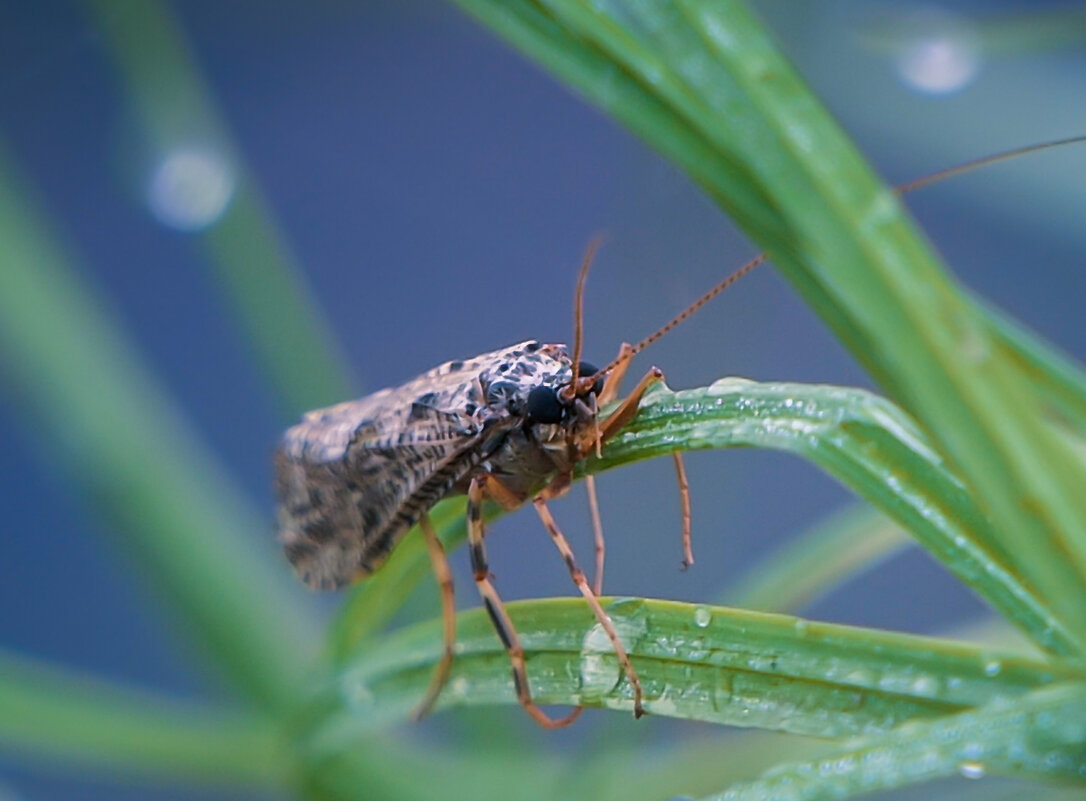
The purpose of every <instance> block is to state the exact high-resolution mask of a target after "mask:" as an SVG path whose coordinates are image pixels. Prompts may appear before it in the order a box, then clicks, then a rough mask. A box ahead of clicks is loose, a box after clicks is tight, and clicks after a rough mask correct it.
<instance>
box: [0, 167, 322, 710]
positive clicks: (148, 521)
mask: <svg viewBox="0 0 1086 801" xmlns="http://www.w3.org/2000/svg"><path fill="white" fill-rule="evenodd" d="M31 206H32V204H31V203H30V202H29V199H28V194H27V192H26V191H25V189H24V188H22V187H20V186H19V184H18V182H17V181H16V180H15V177H14V173H13V169H12V167H11V166H10V164H9V163H8V162H7V161H6V160H5V159H4V156H3V152H2V150H0V241H2V242H3V243H4V245H3V247H2V248H0V372H2V374H3V375H4V384H3V386H4V389H5V390H7V391H10V392H13V399H14V400H16V401H18V402H20V404H21V405H22V406H23V407H24V410H25V412H26V413H27V419H29V420H31V421H33V423H34V424H35V428H34V431H35V434H36V435H39V436H41V437H42V438H43V439H45V440H47V441H48V443H49V448H50V455H51V456H53V457H56V458H57V459H58V460H61V461H62V463H63V464H65V465H66V466H67V467H68V468H69V477H70V478H71V480H72V482H73V486H74V487H75V488H77V489H80V490H84V491H87V492H89V493H90V494H91V495H92V496H93V497H94V498H95V499H96V500H97V501H98V502H100V503H101V504H102V505H103V506H104V507H105V508H106V509H107V510H108V512H109V513H110V515H111V518H112V521H113V523H114V526H113V528H114V530H115V531H116V533H117V535H118V538H119V541H120V542H121V544H122V545H123V546H124V547H125V549H126V550H128V551H130V552H131V554H132V555H133V556H134V557H136V558H137V559H138V562H139V565H140V567H141V573H142V575H141V578H142V579H144V580H145V581H146V583H147V585H148V586H149V587H151V588H152V589H153V590H154V591H155V592H156V593H157V594H158V595H160V596H162V597H164V598H165V599H166V600H167V601H169V603H170V604H171V605H172V607H173V609H174V610H175V611H177V612H179V613H180V615H181V616H182V618H183V619H184V621H185V622H186V623H187V624H189V632H188V633H190V634H194V635H196V636H197V637H198V639H199V640H200V641H201V642H202V644H203V645H204V646H205V648H206V649H207V651H208V652H209V653H210V654H211V655H212V656H213V657H214V658H215V659H216V660H217V662H218V663H219V665H220V667H221V668H222V669H223V670H224V671H225V673H226V675H227V676H228V677H229V678H230V679H231V680H232V681H233V682H234V683H235V685H236V686H237V687H239V688H240V689H241V690H242V691H243V692H244V693H246V694H247V695H248V696H249V697H251V698H253V699H256V700H258V701H260V702H261V703H263V704H264V705H266V706H280V705H283V704H285V703H288V702H289V700H290V698H291V697H292V695H293V693H294V690H295V689H296V683H297V681H298V680H299V677H300V676H301V675H302V674H303V672H304V671H305V670H306V669H307V668H308V663H309V661H310V658H311V655H312V654H313V653H314V652H315V643H314V635H315V633H316V632H315V629H316V626H315V625H314V623H313V622H312V619H311V618H310V617H309V616H307V615H305V614H304V613H305V612H308V611H310V609H311V606H310V603H311V602H310V601H309V599H307V598H306V597H305V596H304V595H303V594H302V593H301V591H300V590H298V589H297V588H295V587H294V586H293V583H291V582H290V580H289V579H288V578H287V575H286V573H287V570H286V568H285V566H284V565H283V564H282V563H281V561H280V560H278V559H277V558H276V557H277V554H276V553H275V552H274V549H271V548H269V547H260V546H258V545H257V542H258V541H259V538H262V537H263V538H271V536H272V531H271V524H270V522H267V521H264V520H263V519H262V518H261V516H260V515H258V514H256V513H255V512H254V511H253V510H252V509H251V508H250V507H249V505H248V504H247V503H246V502H245V500H244V499H243V497H242V496H241V494H240V492H239V491H238V490H237V489H236V488H234V485H233V482H232V481H231V480H230V478H229V477H228V476H227V475H226V474H225V471H224V469H223V468H222V466H221V465H220V464H218V462H217V461H216V460H215V458H214V456H213V455H212V454H211V453H210V452H209V451H208V450H207V449H206V448H204V447H203V446H202V444H201V442H200V439H199V437H198V435H197V434H196V432H195V431H194V430H193V429H192V428H191V427H190V426H189V425H188V423H187V421H186V420H185V419H184V418H183V416H182V415H181V414H180V412H179V411H178V410H177V409H176V408H174V406H173V404H171V403H170V401H169V400H168V398H167V396H166V394H165V392H164V391H163V389H162V387H160V386H159V384H158V382H157V381H156V380H155V379H154V377H153V375H152V374H151V373H150V371H149V370H148V369H147V368H146V367H145V366H144V364H143V362H142V360H141V358H140V356H139V354H138V353H137V352H136V350H135V349H134V348H133V346H132V344H131V343H130V342H129V341H127V340H126V339H125V337H124V335H123V334H122V332H121V331H120V330H119V329H118V327H117V325H116V324H115V322H114V320H113V319H112V318H111V317H110V315H109V313H108V311H106V310H105V307H104V304H103V303H102V302H101V301H100V299H99V298H97V297H96V296H95V293H94V292H93V290H92V289H91V288H90V287H89V286H88V285H87V283H86V281H84V280H82V279H81V278H80V274H79V271H78V269H77V268H76V267H74V266H72V265H71V264H69V262H68V259H67V257H66V256H65V254H64V253H63V252H62V251H61V249H60V247H59V246H58V245H57V244H56V239H55V238H54V235H53V234H52V233H51V232H49V230H48V229H47V227H46V225H45V224H44V223H43V221H42V220H41V219H40V218H39V216H38V215H37V214H36V213H35V212H34V211H33V210H32V208H31Z"/></svg>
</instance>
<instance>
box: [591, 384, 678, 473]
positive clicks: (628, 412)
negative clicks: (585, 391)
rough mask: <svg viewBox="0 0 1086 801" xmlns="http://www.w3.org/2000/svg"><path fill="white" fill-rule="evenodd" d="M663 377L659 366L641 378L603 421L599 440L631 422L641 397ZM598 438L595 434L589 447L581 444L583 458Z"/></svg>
mask: <svg viewBox="0 0 1086 801" xmlns="http://www.w3.org/2000/svg"><path fill="white" fill-rule="evenodd" d="M663 379H664V373H663V371H662V370H660V369H659V368H658V367H653V368H652V369H651V370H649V371H648V372H647V373H645V375H644V376H643V377H642V378H641V380H640V381H638V382H637V386H636V387H634V388H633V392H631V393H630V394H629V395H627V396H626V398H625V399H624V400H623V401H622V403H620V404H619V405H618V408H617V409H615V410H614V411H613V412H611V414H610V415H609V416H608V417H607V419H606V420H604V421H603V425H602V426H601V427H600V433H599V441H600V442H606V441H607V440H609V439H610V438H611V437H613V436H614V435H615V434H616V433H618V431H619V429H621V428H622V427H623V426H624V425H626V424H627V423H628V422H630V420H632V419H633V417H634V415H635V414H637V407H638V406H639V405H640V404H641V398H642V397H643V396H644V394H645V392H646V391H647V390H648V388H649V387H651V386H652V385H653V384H655V383H656V382H657V381H662V380H663ZM604 389H605V390H606V389H607V387H606V386H605V387H604ZM596 439H597V438H596V436H595V435H593V436H592V439H591V440H590V441H589V442H588V443H587V447H586V446H584V445H582V446H581V458H584V456H587V455H588V453H589V451H590V450H591V449H592V448H594V447H595V446H596Z"/></svg>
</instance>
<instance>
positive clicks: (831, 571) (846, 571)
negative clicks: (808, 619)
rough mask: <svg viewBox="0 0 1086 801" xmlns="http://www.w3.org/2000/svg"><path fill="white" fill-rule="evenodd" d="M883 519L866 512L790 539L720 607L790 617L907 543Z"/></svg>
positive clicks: (849, 512)
mask: <svg viewBox="0 0 1086 801" xmlns="http://www.w3.org/2000/svg"><path fill="white" fill-rule="evenodd" d="M910 542H911V540H910V539H909V538H908V536H906V534H905V533H904V532H903V531H902V530H901V529H900V528H899V527H898V526H895V525H894V524H893V523H891V522H890V521H889V520H887V519H886V517H885V516H884V515H882V514H879V513H878V512H876V511H874V510H873V509H869V508H867V507H855V508H849V509H846V510H845V511H844V512H839V513H838V514H835V515H832V516H831V517H830V518H829V519H828V520H825V521H823V522H822V523H819V524H818V525H817V526H815V527H814V528H812V529H811V530H810V531H806V532H804V533H803V534H801V535H800V536H799V537H796V538H794V539H792V540H789V541H788V542H787V543H785V544H784V546H783V547H782V548H781V549H780V550H779V551H778V552H777V553H775V554H772V555H771V556H769V558H767V559H766V560H765V561H764V562H763V563H762V564H760V565H755V566H754V567H753V568H752V569H751V570H749V571H748V572H747V573H746V574H745V575H744V576H743V577H742V578H741V579H740V580H739V581H737V582H735V584H733V585H732V586H731V587H729V588H728V590H727V594H726V595H725V597H724V599H723V600H722V603H723V604H724V605H725V606H739V607H743V608H744V609H758V610H761V611H765V612H794V611H796V610H798V609H800V608H802V607H803V606H805V605H806V604H809V603H811V601H813V600H815V599H817V598H820V597H821V596H823V595H825V594H826V593H828V592H830V591H831V590H832V589H833V588H834V587H836V586H838V585H840V584H841V583H842V582H844V581H847V580H848V579H849V578H851V577H852V576H854V575H856V574H857V573H859V572H862V571H863V570H866V569H869V568H871V567H873V566H874V565H876V564H878V563H879V562H882V561H884V560H886V559H890V558H891V557H893V556H894V555H895V554H897V553H899V552H900V551H902V550H903V549H904V548H905V547H907V546H908V545H909V544H910Z"/></svg>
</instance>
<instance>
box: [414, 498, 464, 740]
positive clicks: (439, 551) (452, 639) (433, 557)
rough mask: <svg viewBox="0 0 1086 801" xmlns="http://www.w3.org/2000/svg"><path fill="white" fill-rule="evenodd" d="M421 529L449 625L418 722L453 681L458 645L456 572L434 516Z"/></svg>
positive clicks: (416, 715)
mask: <svg viewBox="0 0 1086 801" xmlns="http://www.w3.org/2000/svg"><path fill="white" fill-rule="evenodd" d="M419 526H420V527H421V528H422V533H423V534H424V535H425V537H426V549H427V550H428V551H429V552H430V562H431V564H432V565H433V567H434V578H436V579H437V584H438V587H439V588H440V589H441V617H442V620H443V621H444V623H445V627H444V637H443V644H444V647H443V648H442V651H441V661H439V662H438V663H437V667H435V668H434V675H433V676H432V677H431V678H430V686H429V688H427V690H426V695H425V696H423V699H422V701H421V702H420V703H419V705H418V706H417V707H415V711H414V713H413V714H412V717H413V718H414V719H415V720H421V719H422V718H424V717H426V715H428V714H429V713H430V710H431V709H433V706H434V703H435V702H436V701H437V699H438V696H439V695H441V691H442V689H444V687H445V684H446V682H448V680H449V671H451V670H452V663H453V648H454V646H455V645H456V601H455V597H454V595H453V578H452V571H451V570H449V560H448V559H447V558H446V557H445V548H444V546H443V545H442V544H441V540H440V539H438V536H437V532H436V531H434V524H433V523H431V522H430V515H428V514H423V515H422V517H421V518H420V519H419Z"/></svg>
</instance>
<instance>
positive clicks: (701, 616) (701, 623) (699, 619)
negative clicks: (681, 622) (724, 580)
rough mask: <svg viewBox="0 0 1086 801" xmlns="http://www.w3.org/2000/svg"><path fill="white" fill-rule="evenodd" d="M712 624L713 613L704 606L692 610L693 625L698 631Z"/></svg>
mask: <svg viewBox="0 0 1086 801" xmlns="http://www.w3.org/2000/svg"><path fill="white" fill-rule="evenodd" d="M712 622H713V613H712V612H710V611H709V610H708V609H706V608H705V607H704V606H699V607H698V608H697V609H695V610H694V625H695V626H697V627H698V628H699V629H703V628H705V627H707V626H708V625H709V624H710V623H712Z"/></svg>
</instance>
